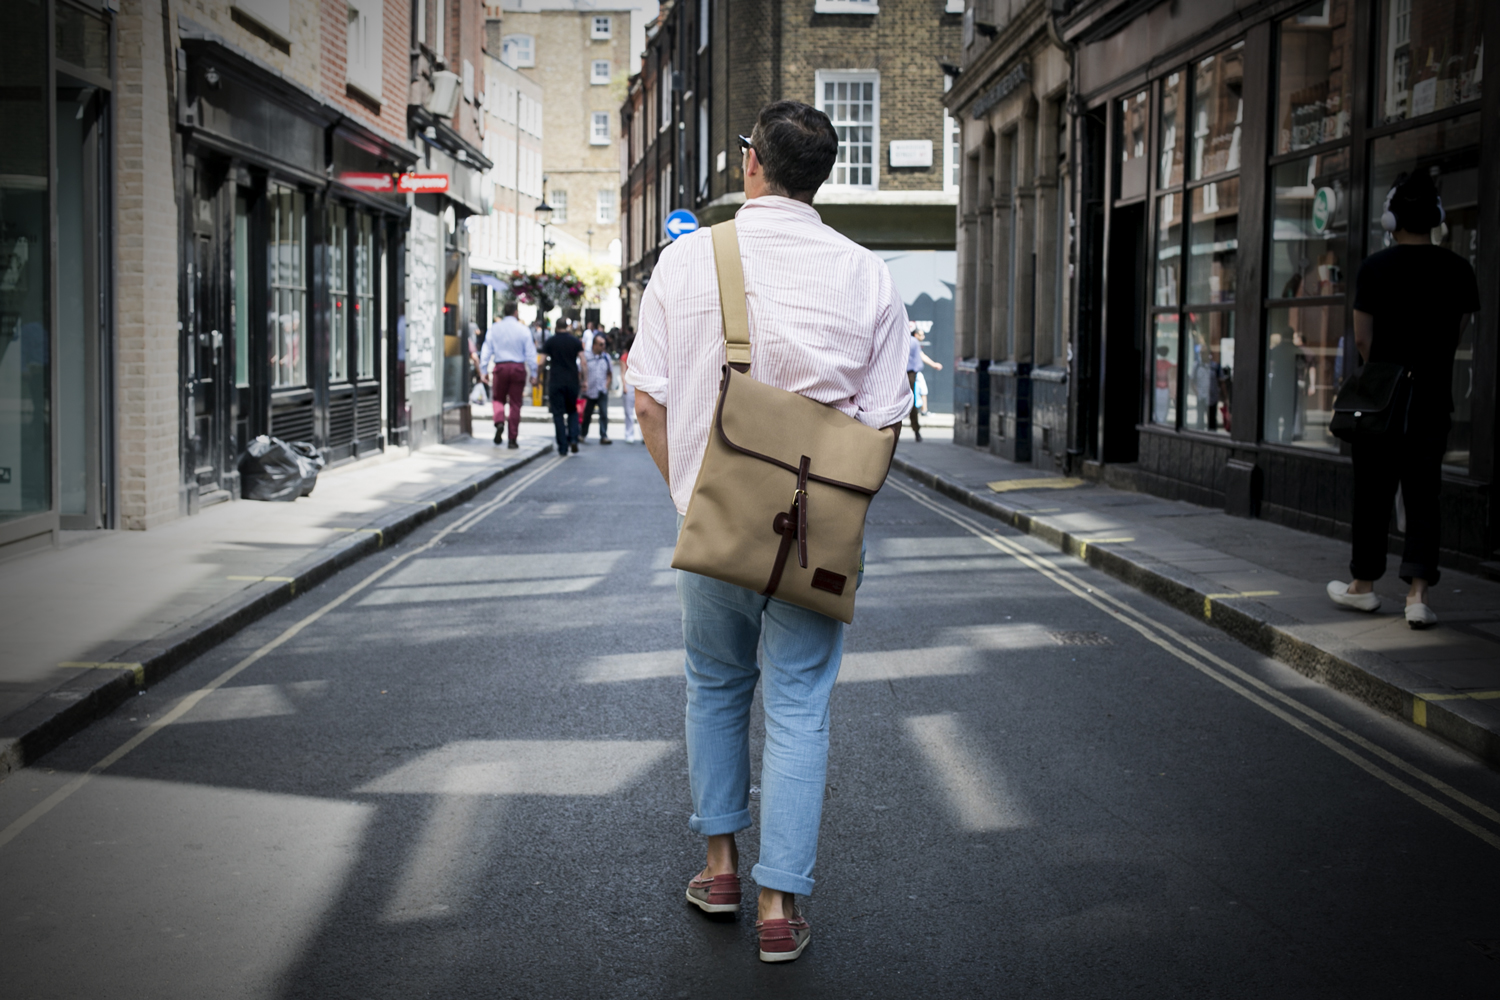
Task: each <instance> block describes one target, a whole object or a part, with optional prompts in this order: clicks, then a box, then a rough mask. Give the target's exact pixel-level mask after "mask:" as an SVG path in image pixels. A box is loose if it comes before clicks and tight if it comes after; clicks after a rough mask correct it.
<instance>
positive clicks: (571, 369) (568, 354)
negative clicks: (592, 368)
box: [542, 323, 583, 455]
mask: <svg viewBox="0 0 1500 1000" xmlns="http://www.w3.org/2000/svg"><path fill="white" fill-rule="evenodd" d="M542 353H543V354H545V355H546V356H547V360H548V364H547V380H548V388H547V405H548V408H549V409H550V410H551V411H552V423H553V426H554V427H555V428H556V429H557V453H558V454H559V455H566V454H568V453H569V452H572V453H574V454H577V452H578V395H579V391H580V388H581V386H582V384H583V382H582V374H583V342H582V341H580V340H579V339H578V338H577V337H575V336H573V335H572V334H571V333H569V332H568V331H567V330H566V329H565V328H563V326H562V324H561V323H559V324H558V331H557V332H556V333H554V334H553V335H552V336H550V337H548V338H547V340H546V341H545V342H544V343H543V344H542Z"/></svg>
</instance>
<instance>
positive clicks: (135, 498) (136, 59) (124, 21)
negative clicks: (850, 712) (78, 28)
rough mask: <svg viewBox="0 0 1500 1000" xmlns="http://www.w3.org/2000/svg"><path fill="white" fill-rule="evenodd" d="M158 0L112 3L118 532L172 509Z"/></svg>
mask: <svg viewBox="0 0 1500 1000" xmlns="http://www.w3.org/2000/svg"><path fill="white" fill-rule="evenodd" d="M162 2H163V0H124V2H122V3H121V5H120V13H119V15H118V20H117V24H118V26H119V29H118V30H119V89H118V90H117V91H116V105H115V110H116V148H115V152H116V168H115V204H116V212H117V229H116V240H117V242H116V254H117V270H116V282H117V291H116V303H117V304H116V330H117V334H116V336H117V340H116V343H117V351H118V355H117V361H116V364H117V374H116V378H117V382H118V392H117V395H116V407H117V409H116V414H115V420H116V425H115V426H116V435H117V443H118V456H119V457H118V461H119V467H118V469H119V501H120V525H121V527H124V528H128V529H132V530H142V529H145V528H150V527H154V526H156V525H158V524H161V523H162V522H164V521H169V520H171V519H172V518H175V517H177V515H178V513H179V500H178V496H179V489H178V486H179V482H180V480H181V470H180V458H179V427H178V425H179V414H180V400H179V396H178V370H177V365H178V360H177V342H178V338H177V204H176V199H175V196H174V192H173V180H172V177H173V174H172V171H173V167H174V164H173V162H172V132H171V129H172V119H173V114H172V110H173V109H172V106H171V102H170V98H169V95H168V90H167V78H168V65H169V63H168V60H169V58H170V55H169V54H168V53H167V52H166V51H165V45H164V41H163V24H162V6H161V5H162Z"/></svg>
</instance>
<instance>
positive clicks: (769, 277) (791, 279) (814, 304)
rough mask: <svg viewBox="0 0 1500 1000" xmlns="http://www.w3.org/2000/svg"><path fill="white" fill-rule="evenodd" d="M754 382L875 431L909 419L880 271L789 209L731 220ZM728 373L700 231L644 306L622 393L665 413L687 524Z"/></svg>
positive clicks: (675, 485)
mask: <svg viewBox="0 0 1500 1000" xmlns="http://www.w3.org/2000/svg"><path fill="white" fill-rule="evenodd" d="M735 229H736V231H737V233H738V235H739V243H740V259H741V261H742V262H743V266H744V269H745V299H746V303H747V305H748V311H749V314H750V350H751V359H752V361H751V368H750V374H751V375H752V376H753V377H754V378H755V379H756V381H759V382H764V383H767V384H769V385H774V386H776V387H777V388H780V389H788V390H790V391H792V392H796V393H800V394H801V395H803V396H806V397H808V398H809V399H815V400H817V401H818V402H820V403H828V404H830V405H832V406H836V407H838V409H840V410H842V411H843V412H844V413H847V414H848V415H849V416H851V417H853V418H854V419H856V420H858V421H860V422H861V423H864V424H867V425H869V426H871V427H889V426H890V425H891V424H894V423H897V422H899V421H900V420H901V418H902V417H903V416H905V415H906V413H907V412H908V411H909V410H910V408H911V387H910V385H909V383H908V382H907V378H906V354H907V346H908V341H910V340H911V336H910V335H909V334H908V333H907V320H906V307H905V306H904V305H903V304H902V302H901V298H900V296H899V295H897V294H896V287H895V284H894V283H893V282H892V281H891V273H890V271H889V270H888V269H887V268H886V266H885V261H883V260H881V259H880V258H879V257H877V256H875V255H874V254H873V253H871V252H870V251H868V250H866V249H865V248H864V247H861V246H860V245H859V244H857V243H855V242H853V241H852V240H850V239H848V238H847V237H845V236H843V235H841V234H839V233H838V232H835V231H834V230H833V229H830V228H829V227H828V226H825V225H823V222H822V220H821V219H819V218H818V213H817V211H816V210H815V209H814V208H813V207H812V206H811V205H807V204H805V203H803V202H800V201H795V200H793V199H791V198H781V197H777V196H774V195H769V196H765V197H760V198H752V199H750V200H749V201H747V202H745V204H744V205H742V206H740V210H739V211H738V212H736V213H735ZM723 365H724V324H723V318H722V317H721V315H720V313H719V280H718V275H717V273H716V272H715V270H714V253H713V237H712V235H711V234H710V233H709V231H708V229H706V228H705V229H700V230H698V231H697V232H695V233H692V234H690V235H688V236H684V237H683V238H682V239H679V240H678V241H677V242H676V243H674V244H672V245H671V246H669V247H667V249H666V250H664V251H663V252H662V255H661V258H660V259H659V260H658V261H657V264H656V269H655V270H654V271H653V272H652V274H651V282H650V284H649V285H647V286H646V293H645V295H644V296H643V297H642V299H641V307H640V317H639V329H638V331H637V335H636V340H635V346H634V347H633V348H631V351H630V375H629V377H628V379H627V381H628V382H629V383H630V384H631V385H633V386H635V387H636V388H637V389H639V390H641V391H642V392H646V393H649V394H650V396H651V398H652V399H655V400H656V401H657V402H658V403H661V404H662V405H663V406H665V407H666V408H667V452H668V459H667V468H668V470H669V471H670V473H671V477H672V484H671V486H672V501H673V503H675V504H676V505H677V510H678V512H679V513H684V514H685V513H687V508H688V499H689V498H690V497H691V496H692V493H693V483H694V481H696V480H697V478H698V467H699V465H701V464H702V462H703V449H704V448H705V447H707V445H708V432H709V427H710V424H711V422H712V418H713V410H714V404H715V403H716V402H717V400H718V397H719V380H720V377H721V372H722V369H723Z"/></svg>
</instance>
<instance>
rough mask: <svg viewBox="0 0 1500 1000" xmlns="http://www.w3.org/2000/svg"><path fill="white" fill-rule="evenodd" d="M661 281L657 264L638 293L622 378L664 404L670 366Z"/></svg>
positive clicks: (661, 277) (665, 311)
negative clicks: (627, 364)
mask: <svg viewBox="0 0 1500 1000" xmlns="http://www.w3.org/2000/svg"><path fill="white" fill-rule="evenodd" d="M663 282H664V277H663V276H662V275H661V269H660V268H658V269H657V274H656V275H653V276H652V278H651V281H650V282H649V283H648V284H647V285H646V292H645V294H644V295H642V296H641V313H640V328H639V329H637V330H636V335H635V344H634V345H633V346H632V347H631V348H630V371H629V373H628V374H627V375H626V376H625V381H626V382H628V383H629V384H631V385H633V386H635V387H636V388H637V389H638V390H640V391H641V392H644V393H645V394H646V395H648V396H650V397H651V398H652V399H654V400H656V401H657V402H658V403H660V404H661V405H662V406H666V405H667V385H668V383H669V382H670V376H669V370H670V369H669V366H668V363H667V362H668V355H669V346H668V342H667V309H666V303H665V302H663V301H662V284H663Z"/></svg>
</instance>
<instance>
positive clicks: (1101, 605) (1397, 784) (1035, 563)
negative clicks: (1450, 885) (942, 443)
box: [891, 482, 1500, 850]
mask: <svg viewBox="0 0 1500 1000" xmlns="http://www.w3.org/2000/svg"><path fill="white" fill-rule="evenodd" d="M891 485H892V486H894V487H895V488H896V490H897V491H898V492H900V493H903V494H905V495H906V496H908V497H910V498H911V499H912V500H915V501H916V502H917V503H919V504H921V505H922V506H924V507H926V508H927V509H928V510H931V511H933V512H934V513H936V514H938V515H939V516H941V517H944V518H947V519H948V520H950V521H952V522H953V523H954V524H957V525H959V526H960V527H962V528H964V529H966V530H967V531H969V532H970V533H971V534H973V535H976V536H978V537H979V538H981V539H983V540H984V541H985V542H988V543H989V544H990V545H991V546H993V547H995V548H997V549H1000V550H1001V551H1002V552H1006V553H1009V554H1010V555H1012V556H1014V557H1015V558H1016V561H1017V562H1019V563H1021V564H1022V565H1023V566H1026V567H1028V568H1030V569H1033V570H1035V571H1036V572H1037V573H1039V574H1041V575H1042V576H1044V577H1046V578H1047V579H1049V580H1051V581H1052V582H1053V583H1055V584H1057V585H1058V586H1059V587H1061V588H1062V589H1063V590H1066V591H1068V592H1069V593H1071V594H1073V595H1074V596H1075V597H1078V598H1079V599H1081V600H1083V601H1086V602H1088V603H1089V604H1092V605H1094V607H1096V608H1098V609H1099V610H1100V611H1103V612H1104V613H1105V614H1107V615H1109V616H1110V617H1111V618H1114V619H1115V620H1117V621H1119V622H1121V623H1122V624H1124V625H1127V626H1129V627H1130V628H1132V629H1134V630H1135V631H1136V632H1138V633H1140V635H1141V636H1142V637H1144V638H1145V639H1146V640H1147V641H1149V642H1151V643H1153V644H1154V645H1156V646H1159V647H1161V648H1162V649H1164V650H1166V651H1167V652H1168V653H1170V654H1172V655H1173V656H1174V657H1176V658H1177V659H1179V660H1181V661H1182V662H1183V663H1186V664H1187V665H1188V666H1190V667H1192V668H1193V669H1194V670H1197V671H1198V672H1199V673H1201V674H1203V675H1205V676H1207V677H1210V678H1212V679H1213V680H1216V681H1218V682H1219V683H1220V684H1222V685H1224V686H1225V687H1227V688H1229V689H1230V690H1231V691H1233V692H1235V693H1236V694H1238V695H1240V696H1241V697H1243V698H1245V699H1246V700H1247V701H1250V702H1251V703H1253V704H1255V705H1257V706H1259V707H1260V708H1262V709H1264V710H1265V711H1267V712H1269V713H1271V714H1272V715H1274V716H1276V717H1277V718H1278V719H1281V720H1282V721H1283V722H1285V723H1287V724H1288V725H1290V726H1291V727H1292V728H1294V729H1296V730H1297V731H1299V732H1301V733H1303V734H1304V735H1306V736H1309V737H1311V738H1312V739H1314V740H1317V741H1318V742H1319V743H1321V744H1323V745H1324V746H1325V747H1327V748H1328V749H1330V750H1332V751H1333V752H1335V753H1337V754H1338V755H1339V756H1341V757H1343V758H1344V759H1345V760H1348V761H1349V762H1350V763H1352V764H1354V765H1355V766H1357V767H1359V768H1360V769H1361V770H1363V771H1365V772H1366V773H1368V774H1370V775H1371V776H1372V777H1374V778H1376V779H1378V780H1380V781H1382V782H1384V783H1385V784H1387V785H1389V786H1390V787H1391V788H1393V789H1395V790H1396V791H1399V792H1401V793H1402V794H1403V795H1406V796H1407V797H1408V798H1410V799H1412V800H1413V801H1415V802H1417V803H1419V804H1421V805H1423V806H1426V807H1427V808H1428V809H1430V810H1432V811H1433V812H1435V813H1437V814H1438V815H1439V816H1442V817H1443V818H1444V819H1446V820H1448V821H1449V822H1451V823H1453V824H1454V825H1455V826H1457V827H1459V828H1460V829H1462V830H1466V831H1467V832H1469V833H1471V834H1473V835H1474V836H1475V837H1478V838H1479V839H1480V840H1482V841H1484V842H1485V843H1486V844H1489V845H1490V846H1491V847H1493V848H1495V849H1497V850H1500V836H1497V835H1496V834H1495V833H1493V832H1491V831H1490V830H1486V829H1485V828H1484V827H1482V826H1480V825H1479V824H1477V823H1475V822H1474V821H1473V820H1471V819H1469V818H1468V817H1466V816H1463V815H1461V814H1459V813H1458V812H1455V811H1454V810H1453V809H1452V808H1450V807H1449V806H1446V805H1444V804H1443V803H1441V802H1439V801H1437V800H1436V799H1434V798H1433V797H1432V796H1430V795H1428V794H1426V793H1425V792H1422V791H1420V790H1419V789H1416V788H1413V787H1412V786H1411V785H1409V784H1407V783H1406V782H1404V781H1402V780H1401V779H1400V778H1398V777H1396V776H1395V775H1393V774H1390V773H1389V772H1387V771H1385V770H1382V769H1381V768H1379V767H1377V766H1376V765H1375V764H1374V763H1373V762H1372V761H1370V760H1367V759H1366V758H1364V757H1361V756H1360V755H1359V754H1357V753H1355V752H1354V751H1353V750H1351V749H1349V748H1348V747H1346V746H1344V745H1343V744H1341V743H1339V742H1338V741H1336V740H1335V739H1333V737H1331V736H1329V735H1328V734H1327V733H1323V732H1320V731H1318V730H1317V729H1314V728H1313V727H1312V726H1311V725H1309V724H1308V723H1307V722H1304V721H1303V720H1302V719H1299V718H1297V717H1295V716H1294V715H1292V714H1291V712H1288V711H1287V710H1286V709H1287V708H1290V709H1293V710H1295V711H1297V712H1300V713H1301V714H1302V715H1305V716H1306V717H1307V718H1309V719H1311V720H1313V721H1314V722H1317V723H1319V724H1320V725H1322V726H1324V727H1326V728H1327V729H1329V730H1331V731H1332V732H1333V733H1335V734H1336V735H1338V736H1340V737H1342V738H1343V739H1345V740H1347V741H1348V742H1350V743H1353V744H1354V745H1356V746H1358V747H1359V748H1360V749H1362V750H1365V751H1366V752H1368V753H1370V754H1372V755H1374V756H1376V757H1379V758H1380V759H1381V760H1383V761H1385V762H1386V763H1388V764H1390V765H1391V766H1393V767H1396V768H1398V769H1400V770H1402V771H1405V772H1406V773H1407V774H1409V775H1410V776H1412V777H1414V778H1416V779H1418V780H1420V781H1422V782H1423V783H1425V784H1427V785H1428V786H1429V787H1431V788H1433V789H1435V790H1437V791H1439V792H1441V793H1442V794H1444V795H1446V796H1448V798H1450V799H1452V800H1453V801H1455V802H1458V803H1459V804H1461V805H1463V806H1465V807H1466V808H1468V809H1470V810H1472V811H1473V812H1475V813H1478V814H1479V815H1480V816H1483V817H1484V818H1485V819H1487V820H1489V821H1491V822H1492V823H1500V811H1497V810H1495V809H1493V808H1491V807H1490V806H1487V805H1485V804H1484V803H1482V802H1479V801H1478V800H1476V799H1474V798H1473V797H1471V796H1469V795H1466V794H1464V793H1463V792H1461V791H1459V790H1458V789H1456V788H1454V787H1452V786H1451V785H1449V784H1448V783H1447V782H1445V781H1442V780H1441V779H1439V778H1436V777H1433V776H1432V775H1430V774H1428V773H1427V772H1426V771H1423V770H1422V769H1421V768H1419V767H1417V766H1416V765H1414V764H1411V763H1408V762H1407V761H1405V760H1403V759H1402V758H1400V757H1398V756H1397V755H1396V754H1394V753H1392V752H1391V751H1389V750H1387V749H1385V748H1384V747H1381V746H1378V745H1376V744H1375V743H1372V742H1371V741H1370V740H1368V739H1366V738H1365V737H1363V736H1361V735H1359V734H1358V733H1355V732H1352V731H1350V730H1349V729H1347V728H1346V727H1344V726H1342V725H1340V724H1339V723H1337V722H1335V721H1334V720H1332V719H1330V718H1328V717H1327V716H1326V715H1324V714H1322V713H1321V712H1319V711H1317V710H1316V709H1313V708H1310V707H1308V706H1307V705H1304V704H1302V703H1301V702H1299V701H1298V700H1297V699H1295V698H1293V697H1291V696H1290V695H1288V694H1286V693H1285V692H1284V691H1279V690H1277V689H1276V688H1274V687H1272V686H1271V685H1270V684H1267V683H1266V682H1265V681H1263V680H1261V679H1260V678H1258V677H1255V676H1253V675H1251V674H1249V673H1247V672H1246V671H1244V670H1242V669H1240V668H1239V667H1237V666H1235V665H1234V664H1232V663H1230V662H1229V661H1228V660H1225V659H1224V658H1223V657H1221V656H1217V655H1215V654H1214V653H1211V652H1209V651H1208V650H1206V649H1204V648H1203V647H1202V646H1200V645H1198V644H1197V643H1196V642H1193V641H1192V640H1191V639H1188V638H1187V637H1186V636H1184V635H1182V634H1181V633H1179V632H1178V631H1177V630H1176V629H1174V628H1172V627H1171V626H1169V625H1166V624H1163V623H1162V622H1159V621H1157V620H1156V619H1154V618H1152V617H1151V616H1150V615H1148V614H1146V613H1145V612H1143V611H1140V610H1138V609H1136V608H1134V607H1132V606H1131V605H1129V604H1127V603H1126V602H1124V601H1122V600H1120V599H1119V598H1118V597H1115V596H1114V595H1113V594H1109V593H1107V592H1105V591H1103V590H1098V589H1095V588H1093V587H1090V586H1089V585H1088V584H1087V583H1085V582H1084V581H1083V580H1082V579H1080V578H1079V577H1077V576H1075V575H1074V574H1073V573H1071V572H1069V571H1068V570H1065V569H1062V568H1060V567H1058V566H1055V565H1053V564H1052V563H1050V562H1044V561H1043V560H1041V559H1040V558H1038V556H1037V554H1036V553H1033V552H1031V551H1029V550H1028V549H1026V548H1025V547H1024V546H1021V545H1019V544H1017V543H1016V542H1014V541H1012V540H1011V539H1008V538H1004V537H1002V536H1000V535H999V534H997V533H996V532H995V530H994V529H993V528H989V527H987V526H985V525H980V524H978V523H976V522H973V521H971V520H970V519H969V518H968V517H967V516H964V515H959V514H955V513H953V512H952V511H949V510H947V509H946V508H944V507H940V506H938V504H937V503H936V502H934V501H932V500H929V499H928V498H927V497H925V496H922V495H920V494H918V493H917V492H916V491H915V490H914V489H912V488H909V487H907V486H906V484H904V483H896V482H892V483H891ZM1106 602H1107V603H1108V604H1110V605H1113V606H1114V607H1113V608H1111V607H1106V606H1105V605H1106ZM1117 609H1118V610H1117ZM1133 619H1139V621H1136V620H1133ZM1145 623H1149V624H1150V627H1147V625H1146V624H1145ZM1151 628H1155V629H1158V630H1160V631H1161V633H1162V634H1163V635H1166V636H1170V637H1171V638H1172V640H1173V641H1175V642H1176V643H1178V644H1180V645H1181V646H1182V647H1184V648H1183V649H1179V648H1177V647H1176V646H1174V645H1172V643H1169V642H1167V641H1166V639H1164V638H1162V637H1161V636H1158V635H1156V634H1155V633H1153V632H1152V631H1151ZM1184 650H1191V651H1192V652H1193V653H1195V654H1197V657H1194V656H1189V655H1188V654H1187V652H1185V651H1184ZM1200 658H1201V659H1200ZM1202 661H1207V663H1204V662H1202ZM1208 663H1211V664H1213V665H1214V666H1216V667H1218V668H1219V670H1213V669H1210V667H1209V666H1208ZM1221 671H1222V672H1221ZM1226 674H1228V675H1229V676H1225V675H1226ZM1252 689H1254V690H1252ZM1273 701H1276V702H1280V703H1281V704H1280V705H1277V704H1273V703H1272V702H1273ZM1282 706H1285V708H1283V707H1282Z"/></svg>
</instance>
